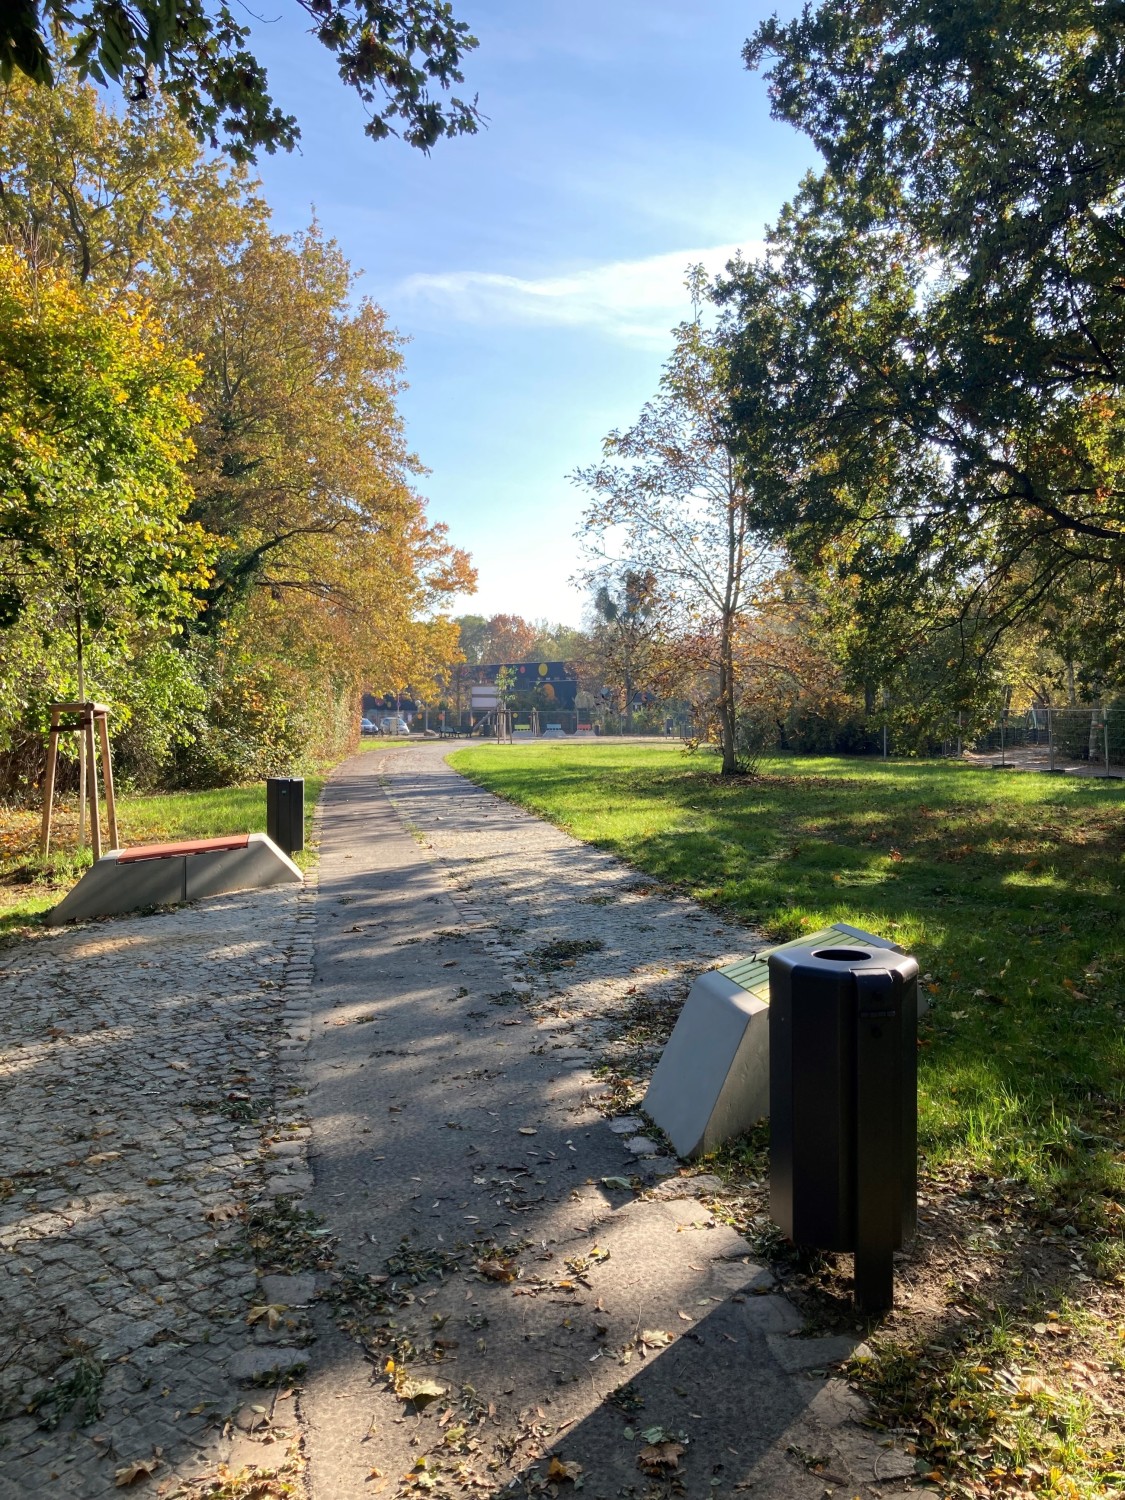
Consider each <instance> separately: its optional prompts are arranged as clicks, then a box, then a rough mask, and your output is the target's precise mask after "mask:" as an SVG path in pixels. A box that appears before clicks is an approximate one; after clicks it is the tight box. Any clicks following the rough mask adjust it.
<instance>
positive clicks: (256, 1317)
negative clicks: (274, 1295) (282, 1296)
mask: <svg viewBox="0 0 1125 1500" xmlns="http://www.w3.org/2000/svg"><path fill="white" fill-rule="evenodd" d="M288 1311H289V1308H288V1307H287V1306H286V1304H285V1303H284V1302H270V1303H263V1304H262V1305H261V1306H260V1307H252V1308H251V1309H250V1311H249V1312H248V1313H247V1314H246V1321H247V1322H248V1323H258V1322H260V1321H261V1319H262V1318H265V1320H266V1325H267V1327H268V1328H270V1329H274V1328H276V1327H277V1325H278V1324H279V1323H280V1322H281V1315H282V1313H285V1312H288Z"/></svg>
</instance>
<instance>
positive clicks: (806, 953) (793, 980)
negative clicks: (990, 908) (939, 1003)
mask: <svg viewBox="0 0 1125 1500" xmlns="http://www.w3.org/2000/svg"><path fill="white" fill-rule="evenodd" d="M769 975H770V1117H771V1122H770V1136H771V1144H770V1212H771V1214H772V1216H773V1218H774V1219H775V1220H776V1221H777V1223H778V1224H779V1225H780V1226H781V1228H782V1229H783V1230H784V1232H785V1233H786V1235H788V1237H789V1238H790V1239H791V1240H793V1241H795V1242H796V1243H797V1244H801V1245H810V1246H815V1247H817V1248H819V1249H822V1250H842V1251H853V1252H854V1254H855V1299H856V1305H857V1306H858V1307H859V1308H860V1310H861V1311H863V1312H865V1313H881V1312H886V1311H887V1310H888V1309H889V1308H890V1307H891V1305H892V1298H893V1282H892V1270H893V1252H894V1251H895V1250H897V1249H900V1248H901V1247H902V1245H903V1243H904V1242H905V1241H906V1240H908V1239H910V1238H911V1237H912V1236H913V1234H914V1230H915V1225H916V1218H917V1207H916V1204H917V1170H918V1169H917V1157H918V1074H917V1035H918V983H917V981H918V965H917V963H916V962H915V960H914V959H913V958H911V957H909V956H908V955H906V954H896V953H892V952H890V951H888V950H886V949H879V948H875V947H874V946H872V947H870V948H864V947H863V946H862V945H860V944H859V943H856V944H855V945H854V946H853V945H850V944H849V945H848V946H846V947H843V946H840V945H836V946H827V945H825V944H824V943H823V940H822V941H821V943H820V944H819V945H817V944H815V943H814V944H810V945H808V946H802V947H790V948H783V949H780V950H778V951H777V952H775V953H773V954H771V955H770V959H769Z"/></svg>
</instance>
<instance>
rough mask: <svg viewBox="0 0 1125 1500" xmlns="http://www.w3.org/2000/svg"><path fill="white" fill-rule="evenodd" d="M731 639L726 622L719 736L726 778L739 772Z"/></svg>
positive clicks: (721, 656)
mask: <svg viewBox="0 0 1125 1500" xmlns="http://www.w3.org/2000/svg"><path fill="white" fill-rule="evenodd" d="M730 637H731V632H730V625H729V623H728V622H727V621H726V620H724V621H723V634H722V640H721V641H720V643H719V735H720V737H721V740H722V746H723V770H722V774H723V775H724V776H734V775H736V774H737V772H738V742H737V739H736V737H735V721H734V651H733V649H732V646H731V638H730Z"/></svg>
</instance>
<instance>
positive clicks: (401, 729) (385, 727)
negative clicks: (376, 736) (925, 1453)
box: [379, 714, 410, 734]
mask: <svg viewBox="0 0 1125 1500" xmlns="http://www.w3.org/2000/svg"><path fill="white" fill-rule="evenodd" d="M379 733H380V734H409V733H410V725H409V724H408V723H407V722H406V720H405V719H401V718H395V716H394V714H392V715H391V716H390V718H389V719H380V720H379Z"/></svg>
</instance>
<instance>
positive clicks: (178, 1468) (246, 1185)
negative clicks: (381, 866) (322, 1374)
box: [0, 887, 313, 1500]
mask: <svg viewBox="0 0 1125 1500" xmlns="http://www.w3.org/2000/svg"><path fill="white" fill-rule="evenodd" d="M312 894H313V893H312V891H311V890H295V889H294V888H292V887H285V888H280V889H277V890H271V891H264V892H247V893H243V894H239V895H234V896H228V897H221V898H216V899H213V900H210V901H205V902H202V903H200V904H198V905H196V906H192V907H186V908H180V909H178V910H174V911H165V912H161V913H157V914H154V915H149V916H137V917H130V918H127V919H119V920H115V921H108V922H100V923H92V924H86V925H84V926H81V927H79V928H76V929H73V930H68V931H64V932H61V933H58V934H56V935H52V936H44V937H43V938H41V939H39V940H37V941H33V942H29V943H24V944H22V945H20V946H18V947H14V948H11V949H8V950H6V951H4V952H3V953H0V1326H2V1328H3V1333H4V1337H3V1344H2V1346H0V1500H17V1497H21V1500H22V1497H28V1496H36V1497H38V1496H40V1495H43V1496H49V1495H66V1496H81V1497H95V1496H101V1495H105V1494H108V1493H110V1492H112V1491H115V1489H116V1486H117V1484H118V1483H119V1481H120V1480H121V1478H122V1477H123V1476H122V1471H125V1476H124V1477H128V1473H129V1470H130V1469H131V1467H132V1466H134V1465H136V1464H138V1463H139V1464H141V1465H142V1467H141V1468H140V1469H139V1470H137V1471H136V1473H137V1479H138V1482H140V1488H141V1490H142V1491H143V1492H144V1493H146V1494H157V1493H159V1494H162V1495H171V1494H173V1493H177V1492H179V1491H180V1489H181V1487H182V1482H184V1481H187V1480H189V1479H190V1478H191V1477H192V1476H199V1475H200V1474H202V1473H205V1472H207V1471H208V1470H209V1469H213V1468H214V1466H215V1465H217V1464H218V1463H220V1462H221V1461H230V1462H232V1463H238V1464H242V1463H244V1462H246V1461H247V1460H248V1459H249V1460H250V1461H256V1462H258V1463H259V1464H263V1465H267V1464H269V1463H270V1462H271V1459H272V1458H273V1457H276V1456H280V1454H281V1453H282V1451H283V1450H284V1447H285V1443H284V1441H282V1442H281V1443H280V1444H278V1443H277V1442H276V1441H275V1442H273V1443H270V1444H267V1445H266V1446H263V1445H262V1444H261V1443H260V1441H258V1442H254V1441H253V1440H252V1439H250V1438H248V1437H247V1436H246V1435H245V1434H243V1432H242V1430H241V1428H242V1427H252V1428H257V1429H259V1430H258V1431H257V1432H256V1434H255V1436H256V1437H257V1438H258V1439H259V1440H260V1439H261V1438H262V1437H265V1438H267V1439H277V1438H282V1439H284V1437H285V1434H286V1432H287V1430H288V1429H292V1427H293V1425H294V1424H293V1417H292V1407H293V1399H292V1397H290V1398H288V1400H287V1401H283V1402H280V1403H277V1402H274V1403H273V1405H274V1413H273V1421H272V1423H269V1422H267V1421H266V1420H265V1419H264V1417H263V1416H261V1415H259V1414H253V1415H251V1416H249V1417H248V1416H247V1413H248V1412H249V1411H250V1407H247V1406H246V1403H247V1401H249V1403H250V1404H251V1406H252V1405H259V1407H260V1411H263V1412H265V1413H266V1414H267V1415H268V1409H269V1405H270V1402H271V1399H272V1398H271V1392H270V1391H268V1390H267V1391H266V1392H265V1393H264V1400H265V1403H266V1405H265V1407H264V1408H263V1407H262V1406H261V1403H262V1401H263V1397H262V1395H250V1396H249V1397H248V1396H247V1394H246V1392H245V1390H244V1389H242V1390H240V1377H241V1378H242V1379H245V1378H248V1377H249V1376H250V1375H251V1374H252V1372H253V1371H255V1370H258V1369H261V1368H262V1367H263V1363H268V1362H269V1361H270V1360H272V1362H273V1364H274V1365H279V1364H280V1363H282V1362H283V1361H284V1360H293V1359H299V1358H300V1357H301V1349H300V1347H296V1348H293V1349H290V1350H288V1351H286V1352H285V1353H284V1355H282V1354H279V1353H278V1352H277V1351H276V1350H275V1351H263V1350H262V1349H261V1348H260V1347H258V1346H259V1345H260V1344H261V1343H263V1342H266V1341H273V1342H275V1343H276V1342H277V1341H278V1340H279V1339H280V1340H284V1341H285V1342H287V1343H289V1344H293V1345H297V1346H299V1345H300V1344H301V1342H302V1338H303V1328H302V1322H301V1317H300V1315H299V1314H298V1313H290V1312H286V1313H285V1314H284V1315H283V1314H281V1313H278V1312H277V1311H276V1310H275V1312H274V1314H273V1315H272V1317H267V1316H261V1317H258V1318H255V1319H253V1320H252V1321H248V1319H249V1318H250V1315H251V1311H252V1309H254V1308H255V1307H261V1306H263V1305H264V1304H267V1303H269V1302H273V1301H276V1300H278V1299H277V1298H276V1296H270V1295H269V1294H270V1291H271V1288H270V1287H268V1286H263V1285H262V1284H261V1283H260V1282H259V1280H258V1278H257V1276H256V1274H255V1266H254V1264H253V1262H252V1260H251V1259H249V1258H248V1252H247V1250H246V1247H245V1244H244V1240H245V1228H244V1223H243V1219H242V1217H240V1216H241V1215H242V1214H243V1211H244V1209H245V1206H246V1205H247V1204H251V1205H253V1204H255V1203H256V1204H258V1205H259V1212H261V1211H263V1206H265V1205H269V1204H270V1203H271V1202H274V1201H276V1199H277V1198H278V1197H282V1198H284V1197H285V1195H287V1194H288V1193H291V1192H294V1191H297V1190H299V1188H300V1186H301V1184H302V1182H305V1181H307V1177H306V1176H305V1174H304V1171H303V1168H304V1160H303V1153H304V1139H305V1136H306V1134H307V1131H306V1129H305V1125H304V1116H303V1113H302V1110H303V1102H302V1099H301V1097H300V1082H299V1076H298V1072H297V1069H298V1067H299V1059H300V1055H301V1052H302V1051H303V1047H304V1040H305V1039H306V1038H307V1035H308V994H309V984H310V976H311V950H312V940H311V934H310V933H309V923H310V922H311V920H312V917H311V910H310V909H309V905H308V903H309V901H310V899H311V896H312ZM284 1289H285V1288H283V1290H284ZM273 1290H274V1291H275V1292H276V1288H275V1289H273ZM290 1290H291V1289H290ZM298 1290H300V1287H299V1286H298ZM270 1322H273V1323H275V1324H277V1326H276V1327H275V1328H274V1329H272V1330H271V1329H270V1328H269V1326H268V1325H269V1323H270ZM263 1354H265V1355H266V1356H267V1358H266V1360H265V1361H263ZM275 1390H276V1387H275ZM279 1405H280V1411H279V1410H278V1406H279ZM240 1408H243V1412H242V1424H241V1427H240V1425H239V1422H238V1420H237V1417H236V1420H235V1421H234V1422H231V1421H230V1420H229V1419H230V1418H231V1417H232V1416H235V1415H236V1414H237V1413H238V1412H239V1410H240ZM287 1413H288V1417H287V1416H286V1414H287ZM149 1466H151V1468H152V1472H153V1477H152V1478H151V1479H147V1478H146V1468H147V1467H149ZM141 1481H143V1482H141Z"/></svg>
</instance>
